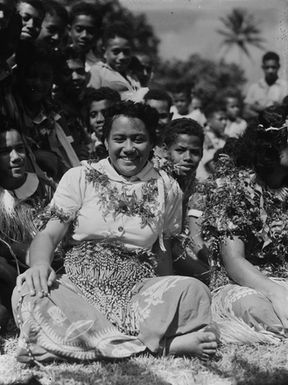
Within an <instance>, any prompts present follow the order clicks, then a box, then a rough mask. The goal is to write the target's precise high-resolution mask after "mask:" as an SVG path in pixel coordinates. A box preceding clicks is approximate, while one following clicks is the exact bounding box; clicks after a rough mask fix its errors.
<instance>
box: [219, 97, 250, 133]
mask: <svg viewBox="0 0 288 385" xmlns="http://www.w3.org/2000/svg"><path fill="white" fill-rule="evenodd" d="M224 101H225V110H226V116H227V125H226V128H225V131H224V134H225V135H226V136H227V137H229V138H239V137H240V136H242V135H243V134H244V132H245V130H246V128H247V122H246V120H244V119H242V118H241V104H240V98H239V97H238V96H236V95H233V94H231V95H227V96H225V98H224Z"/></svg>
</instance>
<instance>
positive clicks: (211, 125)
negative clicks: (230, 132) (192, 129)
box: [197, 105, 227, 180]
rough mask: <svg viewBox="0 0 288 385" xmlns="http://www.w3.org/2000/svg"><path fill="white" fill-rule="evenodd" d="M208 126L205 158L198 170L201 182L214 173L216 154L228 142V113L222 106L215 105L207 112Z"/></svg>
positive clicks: (204, 150)
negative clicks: (226, 128) (226, 129)
mask: <svg viewBox="0 0 288 385" xmlns="http://www.w3.org/2000/svg"><path fill="white" fill-rule="evenodd" d="M206 117H207V125H206V127H205V140H204V149H203V158H202V160H201V162H200V164H199V167H198V170H197V178H198V179H199V180H204V179H206V178H207V177H208V176H209V175H210V174H211V173H213V171H214V162H213V158H214V154H215V152H216V151H217V150H218V149H220V148H222V147H223V146H224V144H225V141H226V135H225V133H224V131H225V127H226V124H227V116H226V112H225V111H224V110H223V108H222V107H221V106H217V105H213V106H211V107H210V108H209V109H207V111H206Z"/></svg>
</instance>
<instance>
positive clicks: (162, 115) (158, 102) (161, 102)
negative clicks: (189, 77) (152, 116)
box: [144, 89, 172, 145]
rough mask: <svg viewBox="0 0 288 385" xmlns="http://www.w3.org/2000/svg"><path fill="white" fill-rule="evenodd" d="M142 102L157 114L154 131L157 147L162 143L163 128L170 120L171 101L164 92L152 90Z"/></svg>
mask: <svg viewBox="0 0 288 385" xmlns="http://www.w3.org/2000/svg"><path fill="white" fill-rule="evenodd" d="M144 102H145V103H146V104H148V105H149V106H150V107H153V108H155V110H156V111H157V112H158V115H159V120H158V126H157V129H156V136H157V145H161V143H162V142H163V137H164V132H165V127H166V125H167V124H168V123H169V122H170V121H171V118H172V113H171V112H170V109H171V105H172V99H171V97H170V95H169V94H168V93H167V92H166V91H164V90H160V89H154V90H149V91H148V92H147V93H146V95H144Z"/></svg>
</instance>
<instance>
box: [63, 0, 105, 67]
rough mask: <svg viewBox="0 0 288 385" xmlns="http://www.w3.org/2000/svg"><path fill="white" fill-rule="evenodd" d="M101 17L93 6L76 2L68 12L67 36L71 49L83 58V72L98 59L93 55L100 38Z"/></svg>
mask: <svg viewBox="0 0 288 385" xmlns="http://www.w3.org/2000/svg"><path fill="white" fill-rule="evenodd" d="M101 27H102V15H101V12H100V9H99V8H98V7H96V6H95V5H94V4H89V3H85V2H77V3H76V4H74V5H73V6H72V7H71V9H70V12H69V35H70V38H71V42H72V47H73V48H74V49H75V50H76V51H77V52H78V53H79V54H81V55H83V56H84V58H85V70H86V71H89V70H90V68H91V66H92V65H93V64H95V63H96V62H97V61H99V59H98V58H97V57H96V56H95V55H94V53H93V51H94V50H95V49H96V44H97V40H98V39H99V37H100V30H101Z"/></svg>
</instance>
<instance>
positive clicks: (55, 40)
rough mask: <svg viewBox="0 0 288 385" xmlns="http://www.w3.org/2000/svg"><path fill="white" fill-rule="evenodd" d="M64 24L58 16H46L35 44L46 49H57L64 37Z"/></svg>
mask: <svg viewBox="0 0 288 385" xmlns="http://www.w3.org/2000/svg"><path fill="white" fill-rule="evenodd" d="M65 28H66V26H65V24H63V20H62V19H61V18H60V17H59V16H58V15H49V14H48V13H47V14H46V16H45V18H44V20H43V22H42V26H41V31H40V34H39V36H38V38H37V42H39V43H40V44H41V45H43V46H45V47H47V48H52V49H55V48H58V47H59V45H60V44H61V42H62V40H63V37H64V35H65Z"/></svg>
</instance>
